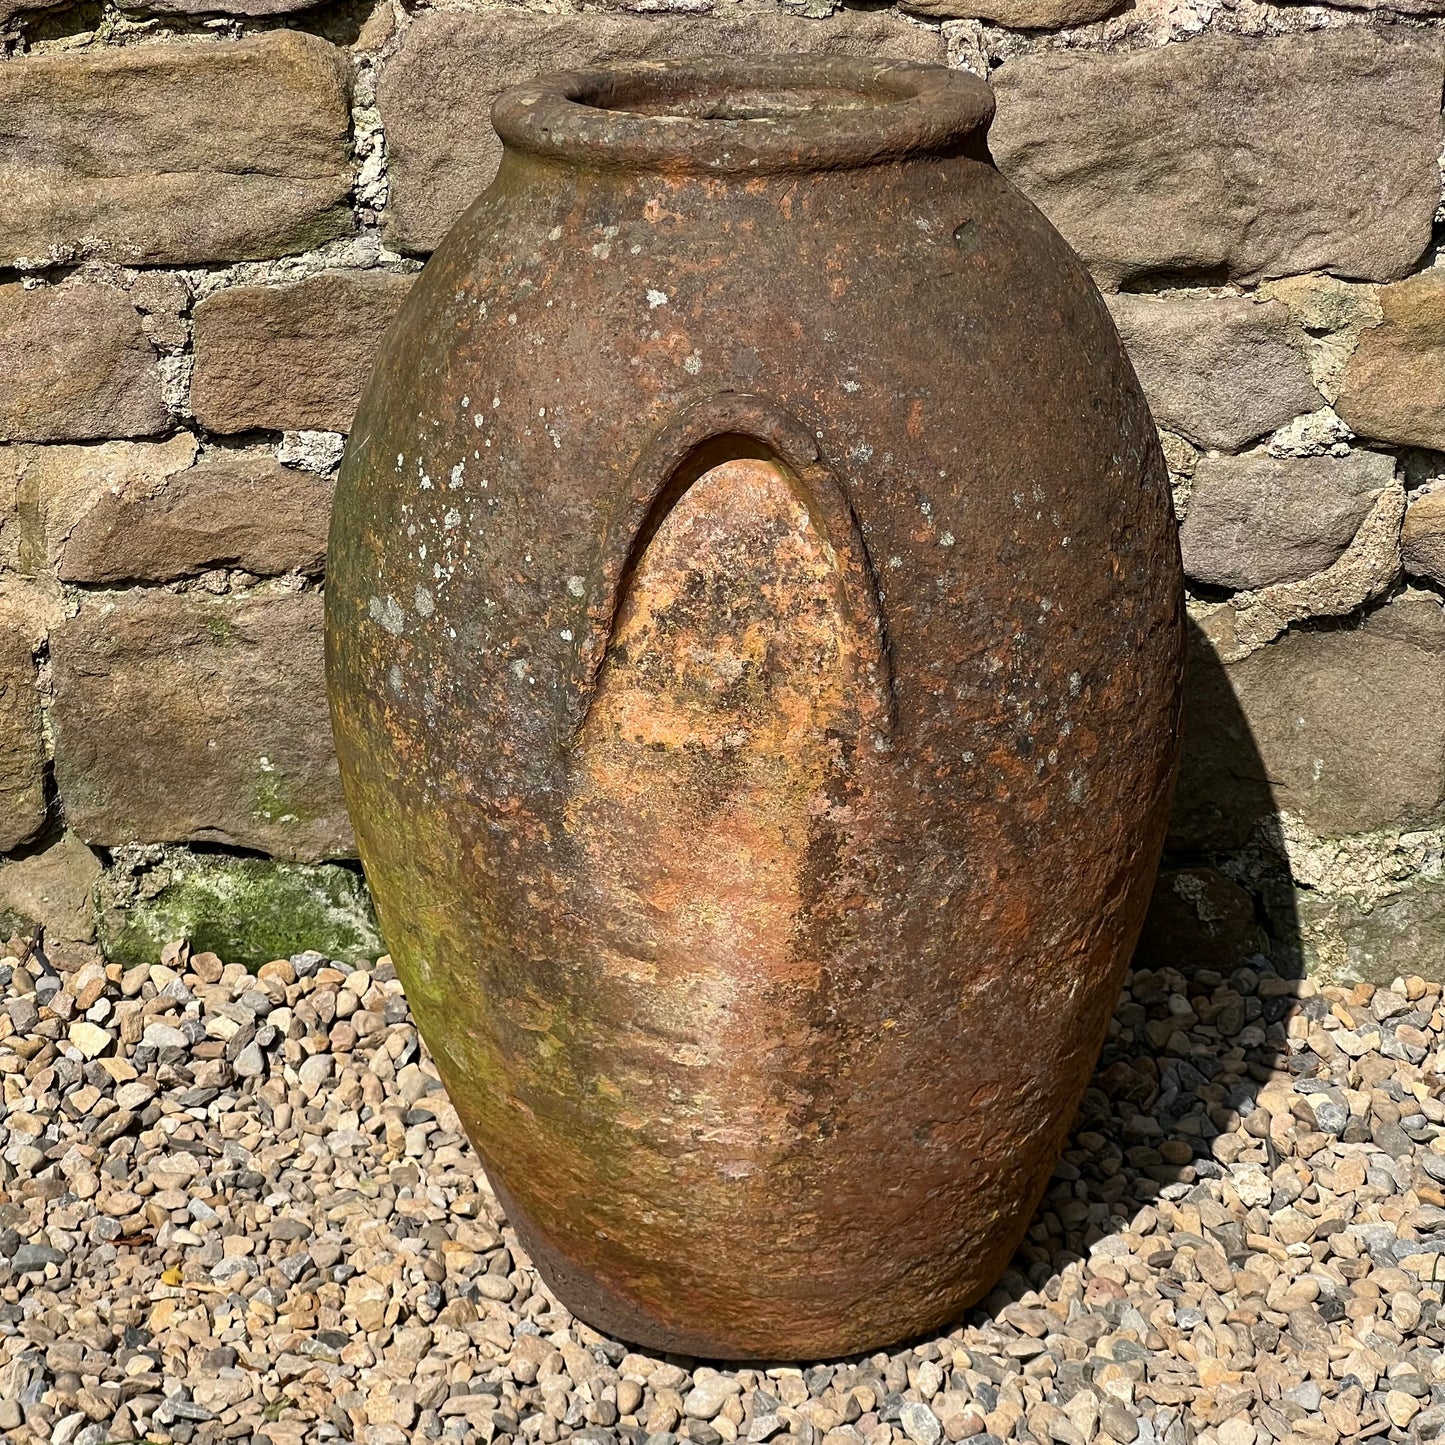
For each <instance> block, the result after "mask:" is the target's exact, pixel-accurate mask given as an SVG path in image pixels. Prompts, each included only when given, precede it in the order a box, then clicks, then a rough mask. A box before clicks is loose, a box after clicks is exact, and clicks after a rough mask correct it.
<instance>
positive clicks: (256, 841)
mask: <svg viewBox="0 0 1445 1445" xmlns="http://www.w3.org/2000/svg"><path fill="white" fill-rule="evenodd" d="M643 12H645V13H643ZM1437 17H1445V0H1398V3H1396V4H1393V5H1389V4H1379V5H1371V6H1370V7H1369V8H1363V7H1360V8H1343V7H1341V8H1336V9H1331V8H1329V7H1302V6H1297V5H1289V4H1280V5H1275V4H1270V3H1259V0H1238V3H1236V4H1235V5H1233V6H1231V7H1229V8H1224V7H1219V6H1215V5H1213V4H1210V3H1205V0H1182V3H1170V4H1167V5H1166V4H1165V3H1163V0H1139V3H1138V4H1136V5H1134V6H1132V7H1131V8H1127V9H1126V8H1120V7H1119V6H1117V5H1114V4H1111V3H1110V0H905V3H904V4H902V5H901V6H900V8H898V9H896V10H877V9H868V10H849V9H846V8H843V7H840V6H839V5H837V4H835V3H834V0H806V3H796V4H795V3H789V4H787V5H786V6H785V5H783V4H781V3H778V4H772V3H768V0H741V3H739V0H647V3H646V4H645V5H644V4H641V3H639V4H637V5H631V4H628V3H626V0H609V3H607V4H606V5H605V6H603V7H602V8H600V9H592V10H587V11H581V12H579V13H574V14H565V15H564V14H555V13H543V12H542V11H541V10H540V9H538V10H529V9H526V8H522V7H518V6H501V5H496V4H488V3H475V4H467V3H461V0H441V3H438V0H431V3H422V4H419V5H417V6H415V7H407V8H403V7H402V6H401V5H399V4H395V3H393V0H380V3H378V4H376V5H375V8H370V7H369V4H368V3H367V0H360V3H357V4H354V5H346V4H343V5H340V6H328V7H324V8H318V7H314V6H309V5H307V4H306V3H305V0H134V3H132V0H126V3H125V4H123V5H120V6H116V5H114V4H112V3H111V0H104V3H103V4H102V5H101V6H100V7H99V8H97V7H96V6H94V5H80V4H67V3H66V0H58V3H55V0H0V36H3V40H4V44H5V47H6V49H5V58H4V59H3V60H0V377H3V382H0V855H3V858H0V925H4V924H6V923H7V922H8V923H9V924H10V925H11V926H13V927H15V928H28V927H30V926H32V925H33V924H34V923H35V922H37V921H39V922H44V923H45V924H46V925H47V927H48V928H49V930H50V938H51V941H52V946H57V945H58V946H64V947H74V948H84V947H87V946H89V945H91V944H92V943H93V942H94V941H95V939H96V920H97V917H99V921H100V939H101V941H102V942H104V943H106V944H108V945H109V946H110V947H112V948H114V949H115V950H117V951H118V952H119V953H120V954H122V955H124V953H125V950H126V949H134V950H140V951H143V950H144V948H145V947H147V946H148V935H146V934H145V933H144V930H143V929H139V928H138V925H137V921H136V920H137V919H140V918H145V919H147V920H150V921H151V922H150V923H148V924H147V926H148V927H149V926H152V925H153V927H154V929H155V931H156V936H157V937H159V935H160V934H162V933H164V932H165V931H166V930H167V929H168V928H173V927H179V926H181V924H180V923H179V922H178V921H177V920H178V919H180V918H181V915H182V914H183V913H184V920H183V921H184V926H186V927H187V928H192V929H194V928H199V927H203V926H205V920H204V919H198V917H197V916H196V914H195V909H196V908H197V907H198V906H199V905H197V903H196V901H195V900H196V899H197V897H204V898H209V899H212V900H213V901H216V900H220V901H219V902H217V904H216V906H218V907H219V906H225V904H224V900H226V899H230V900H231V906H237V905H236V900H238V899H240V898H242V897H244V899H245V906H246V907H248V908H252V909H264V908H265V906H266V904H265V897H266V878H267V873H266V870H267V868H268V867H271V868H274V873H273V875H272V876H273V877H274V878H275V880H277V882H276V888H277V892H278V894H284V896H285V899H286V903H285V907H286V908H288V909H293V910H294V911H295V913H296V917H297V918H298V919H300V920H302V922H301V923H299V924H298V926H303V927H307V928H313V929H314V928H316V927H318V926H320V925H319V924H318V919H323V920H324V918H325V917H327V916H331V915H335V916H338V917H340V916H341V915H342V914H344V915H345V928H346V931H347V937H348V938H349V939H350V940H352V943H353V944H355V946H358V947H359V946H361V943H358V942H357V940H358V939H360V940H362V942H365V929H364V928H363V929H361V930H360V932H358V926H357V922H356V919H357V910H356V908H355V906H354V895H355V880H354V874H352V873H348V872H347V871H346V869H348V868H350V867H351V866H352V865H350V864H349V863H348V861H347V860H348V859H349V858H350V854H351V851H352V840H351V834H350V830H349V827H348V825H347V822H346V818H345V812H344V809H343V807H342V802H341V797H340V792H339V788H338V784H337V775H336V766H335V761H334V758H333V757H332V753H331V747H330V738H329V727H328V721H327V715H326V707H325V699H324V689H323V679H322V657H321V645H320V619H321V595H322V588H323V587H324V552H325V532H326V523H327V512H328V508H329V505H330V500H331V495H332V491H333V486H334V475H335V468H336V465H337V463H338V461H339V458H340V455H341V447H342V443H343V441H344V436H345V433H346V431H347V429H348V426H349V424H350V420H351V416H352V413H353V411H354V409H355V406H356V403H357V400H358V397H359V394H360V389H361V386H362V384H363V382H364V380H365V377H366V374H367V372H368V369H369V366H370V362H371V358H372V356H373V355H374V353H375V349H376V346H377V344H378V342H379V340H380V337H381V335H382V334H383V332H384V330H385V328H386V326H387V324H388V323H389V321H390V319H391V317H392V316H393V315H394V313H395V311H396V309H397V307H398V306H399V305H400V304H401V302H402V300H403V298H404V296H405V295H406V292H407V290H408V288H409V286H410V285H411V282H412V278H413V277H414V275H415V273H416V271H417V270H418V269H419V267H420V265H421V264H422V262H423V261H424V260H425V257H426V256H427V255H428V254H429V253H430V251H431V250H432V248H433V247H435V246H436V244H437V243H438V242H439V241H440V239H441V237H442V236H443V235H444V234H445V232H446V230H447V228H448V227H449V225H450V224H451V223H452V221H453V220H455V219H456V217H457V216H458V215H459V214H460V213H461V212H462V210H464V209H465V207H466V205H467V204H468V203H469V202H470V200H471V199H472V197H474V196H475V195H476V194H477V193H478V192H479V191H480V190H481V189H482V188H483V187H484V186H485V185H486V184H487V182H488V181H489V180H490V178H491V175H492V174H493V172H494V171H495V168H496V164H497V159H498V143H497V142H496V139H495V137H494V136H493V135H492V133H491V130H490V126H489V124H488V119H487V116H488V109H489V106H490V103H491V100H492V98H493V97H494V96H495V95H496V94H497V92H498V91H499V90H500V89H502V88H503V87H504V86H505V85H507V84H509V83H511V82H513V81H515V80H519V79H522V78H525V77H526V76H527V75H529V74H532V73H535V72H537V71H540V70H546V69H557V68H573V67H578V66H586V65H592V64H597V63H605V62H607V61H609V60H623V59H636V58H657V57H662V56H667V55H695V54H715V53H726V54H738V53H769V52H776V51H788V52H795V53H817V54H849V55H860V56H871V57H878V58H880V59H889V58H898V59H907V60H915V61H927V62H934V63H948V64H953V65H959V66H966V67H968V68H971V69H974V70H976V71H978V72H979V73H983V74H986V75H987V77H988V78H989V79H990V80H991V81H992V83H993V84H994V86H995V88H996V90H997V93H998V97H999V116H998V120H997V123H996V125H995V127H994V131H993V138H992V146H993V151H994V155H995V157H996V159H997V161H998V163H999V166H1000V168H1001V169H1002V170H1003V171H1004V173H1005V174H1006V175H1008V176H1009V177H1010V178H1011V179H1012V180H1013V181H1014V183H1015V184H1016V185H1018V186H1019V187H1020V188H1021V189H1022V190H1023V191H1024V192H1025V193H1026V194H1027V195H1028V196H1030V198H1031V199H1032V200H1034V202H1035V203H1036V204H1037V205H1038V206H1039V207H1040V208H1041V209H1042V210H1043V211H1044V212H1045V214H1046V215H1048V216H1049V218H1050V219H1051V220H1052V221H1053V222H1054V224H1055V225H1057V226H1058V227H1059V229H1060V230H1061V231H1062V232H1063V233H1064V235H1065V236H1066V237H1067V238H1068V239H1069V240H1070V241H1071V242H1072V243H1073V244H1074V245H1075V247H1076V248H1077V249H1078V250H1079V251H1080V253H1081V254H1082V255H1083V256H1084V258H1085V260H1086V261H1087V262H1088V264H1089V265H1090V266H1091V268H1092V269H1093V271H1094V274H1095V276H1096V277H1097V279H1098V281H1099V284H1100V286H1101V287H1102V288H1103V289H1104V290H1105V292H1106V296H1107V300H1108V302H1109V305H1110V308H1111V310H1112V311H1113V314H1114V317H1115V320H1116V322H1117V324H1118V326H1119V329H1120V331H1121V334H1122V335H1123V337H1124V339H1125V343H1126V345H1127V347H1128V349H1129V351H1130V354H1131V356H1132V357H1133V359H1134V363H1135V367H1136V369H1137V371H1138V373H1139V375H1140V378H1141V381H1142V382H1143V385H1144V387H1145V390H1146V391H1147V393H1148V395H1149V397H1150V401H1151V405H1152V406H1153V408H1154V412H1155V418H1156V421H1157V423H1158V425H1159V427H1160V429H1161V437H1162V440H1163V443H1164V450H1165V455H1166V457H1167V458H1168V461H1169V465H1170V469H1171V474H1172V477H1173V481H1174V485H1175V495H1176V501H1177V504H1178V509H1179V513H1180V517H1181V522H1182V530H1181V543H1182V547H1183V554H1184V559H1185V567H1186V572H1187V574H1188V577H1189V585H1190V592H1191V600H1190V612H1191V619H1192V621H1191V626H1192V635H1191V659H1192V661H1191V682H1190V695H1189V701H1188V707H1187V745H1186V760H1185V767H1184V772H1183V776H1182V778H1181V783H1180V790H1179V798H1178V803H1177V807H1176V812H1175V819H1174V825H1173V828H1172V832H1171V839H1170V848H1171V857H1170V860H1169V863H1168V866H1167V868H1166V871H1165V874H1164V876H1163V878H1162V880H1161V884H1160V896H1159V900H1158V903H1157V906H1156V910H1155V915H1154V918H1153V920H1152V922H1151V926H1150V928H1149V929H1148V931H1147V933H1146V939H1145V944H1144V948H1145V949H1146V951H1147V952H1148V953H1149V954H1150V955H1151V961H1154V962H1171V961H1174V962H1179V961H1181V960H1185V959H1188V960H1191V961H1192V963H1193V964H1194V965H1196V966H1209V965H1208V963H1207V960H1209V959H1213V960H1214V961H1215V962H1214V966H1215V967H1216V968H1218V969H1219V970H1220V971H1222V972H1227V971H1228V969H1229V968H1231V967H1233V966H1234V965H1235V964H1236V963H1238V962H1240V961H1242V960H1243V959H1244V958H1246V957H1247V956H1248V955H1249V954H1250V953H1252V952H1254V951H1256V950H1258V949H1260V948H1263V949H1265V950H1266V951H1269V952H1271V953H1273V954H1274V955H1275V956H1276V957H1277V958H1278V959H1279V960H1280V961H1285V962H1287V961H1290V960H1297V961H1300V962H1303V963H1305V964H1308V965H1309V966H1312V967H1314V968H1315V969H1317V970H1319V971H1322V972H1326V973H1331V974H1335V975H1355V976H1364V977H1369V978H1384V979H1388V978H1390V977H1393V976H1394V975H1395V974H1398V973H1411V972H1418V973H1422V974H1426V975H1434V976H1436V977H1439V976H1441V974H1442V972H1445V609H1442V599H1445V267H1437V266H1436V264H1435V262H1436V244H1437V238H1438V237H1439V235H1440V229H1439V228H1440V218H1441V170H1440V165H1441V97H1442V85H1445V20H1442V19H1440V18H1437ZM267 860H275V861H274V864H271V863H268V862H267ZM228 869H231V870H232V871H233V873H234V876H235V877H236V878H237V879H240V878H242V877H243V876H244V889H243V890H241V891H237V890H236V889H233V890H232V891H230V892H229V893H228V891H227V885H225V884H224V879H225V878H226V877H227V876H230V875H228V874H227V870H228ZM308 870H310V871H309V872H308ZM218 879H220V880H222V881H221V882H218V881H217V880H218ZM306 879H310V880H312V881H313V882H314V884H315V899H316V900H320V901H319V902H317V903H316V906H314V907H308V906H304V905H303V906H299V907H298V906H297V902H296V900H297V897H298V888H299V887H300V884H299V883H298V880H303V881H304V880H306ZM198 880H200V881H199V882H198ZM237 889H240V885H239V884H238V885H237ZM338 890H339V891H338ZM343 894H344V895H345V897H346V898H347V900H348V901H347V904H346V907H345V908H340V907H339V905H337V904H336V902H335V900H336V899H337V898H338V897H340V896H342V895H343ZM168 899H169V900H172V901H174V903H175V908H174V909H173V910H172V912H171V913H170V914H168V913H167V900H168ZM187 909H188V910H190V912H186V911H185V910H187ZM328 910H329V912H328ZM4 931H5V928H4V927H3V926H0V932H4ZM261 933H262V934H263V935H264V936H265V937H266V938H267V940H268V944H267V946H268V947H274V946H275V937H276V933H275V930H271V931H269V932H268V931H267V930H265V929H262V930H261ZM307 941H314V942H316V943H317V944H318V945H319V946H321V947H325V946H326V940H325V939H324V938H316V939H313V940H307ZM298 946H300V940H298Z"/></svg>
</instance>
